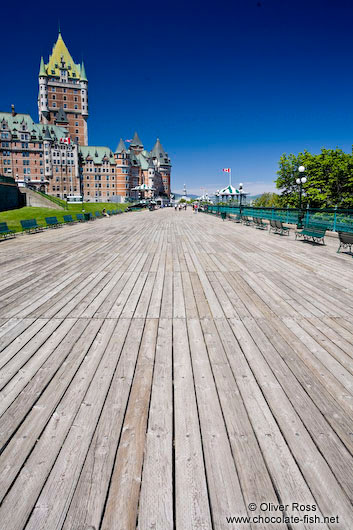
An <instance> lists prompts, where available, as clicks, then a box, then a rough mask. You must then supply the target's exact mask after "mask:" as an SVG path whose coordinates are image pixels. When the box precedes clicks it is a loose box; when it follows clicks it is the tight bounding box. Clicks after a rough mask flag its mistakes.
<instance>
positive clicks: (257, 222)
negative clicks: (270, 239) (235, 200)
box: [253, 217, 267, 230]
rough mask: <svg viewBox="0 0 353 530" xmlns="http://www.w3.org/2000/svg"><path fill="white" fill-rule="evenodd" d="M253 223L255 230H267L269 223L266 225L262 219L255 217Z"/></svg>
mask: <svg viewBox="0 0 353 530" xmlns="http://www.w3.org/2000/svg"><path fill="white" fill-rule="evenodd" d="M253 222H254V226H255V228H259V229H260V230H267V223H264V222H263V220H262V219H261V217H253Z"/></svg>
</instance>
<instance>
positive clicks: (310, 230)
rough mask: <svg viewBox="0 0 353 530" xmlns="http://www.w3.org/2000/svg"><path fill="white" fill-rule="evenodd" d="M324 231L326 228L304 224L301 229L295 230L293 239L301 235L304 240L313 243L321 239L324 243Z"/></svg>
mask: <svg viewBox="0 0 353 530" xmlns="http://www.w3.org/2000/svg"><path fill="white" fill-rule="evenodd" d="M325 233H326V228H320V227H317V226H310V225H308V226H305V227H304V228H303V230H296V231H295V239H297V238H298V237H302V238H303V239H304V240H305V241H309V240H312V241H313V243H320V242H321V241H322V243H323V244H325V240H324V237H325Z"/></svg>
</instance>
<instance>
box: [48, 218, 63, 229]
mask: <svg viewBox="0 0 353 530" xmlns="http://www.w3.org/2000/svg"><path fill="white" fill-rule="evenodd" d="M45 222H46V223H47V228H59V227H60V226H61V224H60V223H59V221H58V219H57V217H54V216H53V217H46V218H45Z"/></svg>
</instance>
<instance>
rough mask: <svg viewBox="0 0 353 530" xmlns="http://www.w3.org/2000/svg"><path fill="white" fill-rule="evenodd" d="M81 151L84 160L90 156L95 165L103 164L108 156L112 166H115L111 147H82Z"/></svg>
mask: <svg viewBox="0 0 353 530" xmlns="http://www.w3.org/2000/svg"><path fill="white" fill-rule="evenodd" d="M79 149H80V153H81V154H82V157H83V159H84V160H85V159H86V158H87V157H88V156H90V157H92V160H93V162H94V163H95V164H101V163H102V161H103V159H104V157H105V156H106V157H108V160H109V162H110V163H111V164H115V160H114V156H113V153H112V151H111V149H110V148H109V147H105V146H100V145H99V146H98V145H81V146H80V148H79Z"/></svg>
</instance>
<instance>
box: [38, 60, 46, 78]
mask: <svg viewBox="0 0 353 530" xmlns="http://www.w3.org/2000/svg"><path fill="white" fill-rule="evenodd" d="M40 76H43V77H47V73H46V71H45V66H44V59H43V57H41V58H40V68H39V77H40Z"/></svg>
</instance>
